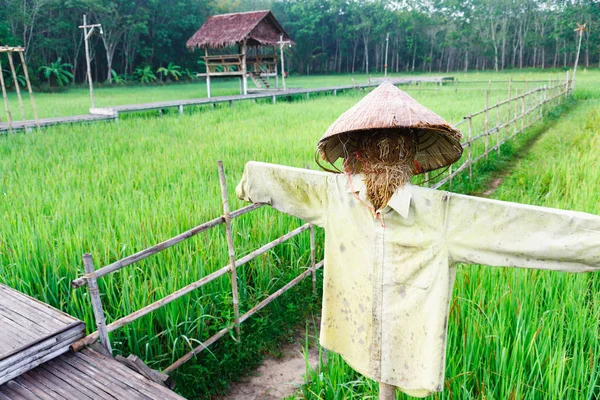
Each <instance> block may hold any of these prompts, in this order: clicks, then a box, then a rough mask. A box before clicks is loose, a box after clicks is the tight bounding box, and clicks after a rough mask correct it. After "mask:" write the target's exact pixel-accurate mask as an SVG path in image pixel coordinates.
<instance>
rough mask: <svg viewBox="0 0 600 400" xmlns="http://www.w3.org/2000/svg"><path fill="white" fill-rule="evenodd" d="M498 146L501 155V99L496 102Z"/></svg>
mask: <svg viewBox="0 0 600 400" xmlns="http://www.w3.org/2000/svg"><path fill="white" fill-rule="evenodd" d="M496 147H497V149H496V151H497V152H498V157H500V99H498V101H497V102H496Z"/></svg>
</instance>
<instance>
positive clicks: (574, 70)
mask: <svg viewBox="0 0 600 400" xmlns="http://www.w3.org/2000/svg"><path fill="white" fill-rule="evenodd" d="M585 25H586V24H583V25H579V24H577V29H575V32H578V33H579V44H578V45H577V55H576V56H575V65H574V66H573V84H572V85H571V92H573V91H574V90H575V75H576V74H577V64H579V52H580V51H581V39H582V38H583V31H585Z"/></svg>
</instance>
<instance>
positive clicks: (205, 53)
mask: <svg viewBox="0 0 600 400" xmlns="http://www.w3.org/2000/svg"><path fill="white" fill-rule="evenodd" d="M208 62H209V60H208V47H205V48H204V65H205V66H206V97H208V98H209V99H210V67H209V66H208ZM240 79H241V78H240ZM240 92H241V93H242V94H243V93H244V84H243V83H242V81H241V80H240ZM213 106H214V104H213Z"/></svg>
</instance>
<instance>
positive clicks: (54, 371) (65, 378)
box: [38, 363, 99, 399]
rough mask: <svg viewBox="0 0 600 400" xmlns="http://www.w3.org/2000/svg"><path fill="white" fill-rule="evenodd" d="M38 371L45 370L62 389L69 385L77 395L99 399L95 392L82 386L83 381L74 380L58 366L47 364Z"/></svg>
mask: <svg viewBox="0 0 600 400" xmlns="http://www.w3.org/2000/svg"><path fill="white" fill-rule="evenodd" d="M38 369H39V370H40V371H42V370H43V371H44V373H46V374H47V376H48V378H51V379H52V380H53V382H55V383H56V384H57V385H61V386H62V387H65V386H66V385H68V386H70V387H71V388H73V390H72V391H73V392H74V393H73V394H75V395H78V394H81V395H82V397H83V396H85V397H88V398H90V399H97V398H98V397H99V395H98V394H97V393H96V392H95V391H93V390H90V389H88V388H87V386H85V385H83V384H81V381H79V380H77V379H74V378H75V377H74V376H73V375H71V374H69V373H65V372H64V371H61V369H60V368H57V367H56V366H54V367H53V366H51V365H48V364H47V363H46V364H42V365H40V366H39V367H38Z"/></svg>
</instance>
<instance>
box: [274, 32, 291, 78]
mask: <svg viewBox="0 0 600 400" xmlns="http://www.w3.org/2000/svg"><path fill="white" fill-rule="evenodd" d="M277 43H278V44H279V57H280V58H281V84H282V86H283V90H287V89H286V87H285V62H284V61H283V46H285V45H286V44H289V43H290V42H289V41H287V42H284V41H283V35H279V42H277Z"/></svg>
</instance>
